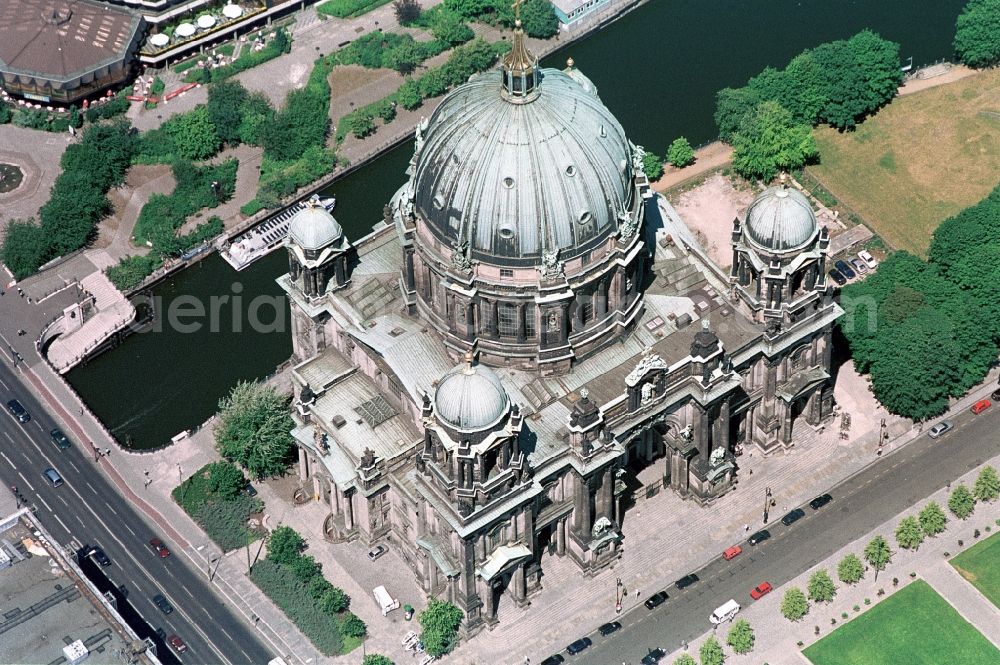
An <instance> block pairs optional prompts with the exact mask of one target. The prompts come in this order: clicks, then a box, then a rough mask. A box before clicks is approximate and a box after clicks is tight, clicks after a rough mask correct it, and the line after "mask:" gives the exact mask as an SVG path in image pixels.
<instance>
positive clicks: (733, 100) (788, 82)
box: [715, 30, 903, 180]
mask: <svg viewBox="0 0 1000 665" xmlns="http://www.w3.org/2000/svg"><path fill="white" fill-rule="evenodd" d="M902 76H903V74H902V71H901V68H900V64H899V45H898V44H896V43H895V42H892V41H889V40H886V39H883V38H882V37H880V36H879V35H878V34H876V33H874V32H872V31H871V30H864V31H862V32H859V33H858V34H856V35H854V36H853V37H851V38H850V39H847V40H837V41H833V42H827V43H825V44H820V45H819V46H817V47H816V48H814V49H811V50H806V51H803V52H802V53H800V54H799V55H797V56H795V57H794V58H793V59H792V60H791V62H789V63H788V66H787V67H785V68H784V69H781V70H779V69H775V68H773V67H768V68H766V69H765V70H764V71H763V72H761V73H760V74H758V75H757V76H755V77H753V78H752V79H750V81H749V82H748V83H747V84H746V85H745V86H743V87H742V88H724V89H722V90H720V91H719V92H718V93H717V95H716V108H715V122H716V124H717V125H718V127H719V138H721V139H722V140H723V141H725V142H727V143H730V144H731V145H732V146H733V168H734V169H735V170H736V172H737V173H740V174H741V175H743V176H745V177H747V178H762V179H764V180H770V179H772V178H773V177H774V176H775V175H777V173H778V171H780V170H792V169H796V168H799V167H801V166H802V165H804V164H806V163H807V162H809V161H810V160H812V159H815V158H816V156H817V149H816V143H815V141H814V140H813V137H812V127H813V126H814V125H817V124H820V123H827V124H829V125H831V126H833V127H836V128H838V129H841V130H844V129H851V128H853V127H854V126H855V125H856V124H857V122H859V121H860V120H861V119H863V118H864V117H865V116H867V115H869V114H871V113H873V112H874V111H876V110H878V109H879V108H880V107H882V106H883V105H884V104H886V103H887V102H888V101H889V100H890V99H892V98H893V96H894V95H895V94H896V90H897V89H898V87H899V84H900V82H901V81H902Z"/></svg>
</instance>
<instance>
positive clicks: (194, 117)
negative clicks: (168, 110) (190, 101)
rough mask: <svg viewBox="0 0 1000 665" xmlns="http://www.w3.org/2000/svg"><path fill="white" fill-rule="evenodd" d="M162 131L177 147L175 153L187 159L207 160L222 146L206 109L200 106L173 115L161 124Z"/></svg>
mask: <svg viewBox="0 0 1000 665" xmlns="http://www.w3.org/2000/svg"><path fill="white" fill-rule="evenodd" d="M163 129H164V130H165V131H166V132H167V135H168V136H169V137H170V138H171V139H172V140H173V142H174V145H175V146H177V152H178V153H179V154H180V155H181V157H185V158H187V159H194V160H198V159H208V158H209V157H211V156H212V155H214V154H215V153H217V152H218V151H219V147H220V146H221V145H222V141H221V140H220V139H219V134H218V133H217V132H216V131H215V125H214V124H212V120H211V118H210V117H209V115H208V109H207V108H206V107H205V106H202V105H199V106H196V107H195V108H194V109H192V110H190V111H188V112H187V113H181V114H180V115H175V116H174V117H173V118H171V119H170V120H168V121H166V122H165V123H163Z"/></svg>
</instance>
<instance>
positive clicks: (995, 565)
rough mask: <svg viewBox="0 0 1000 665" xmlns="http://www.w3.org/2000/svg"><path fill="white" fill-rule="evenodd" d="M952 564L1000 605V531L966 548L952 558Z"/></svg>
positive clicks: (992, 601)
mask: <svg viewBox="0 0 1000 665" xmlns="http://www.w3.org/2000/svg"><path fill="white" fill-rule="evenodd" d="M951 565H953V566H955V570H957V571H958V572H959V573H960V574H961V575H962V577H964V578H965V579H967V580H969V582H971V583H972V585H973V586H974V587H976V588H977V589H979V591H980V592H981V593H982V594H983V595H984V596H986V597H987V598H989V599H990V602H991V603H993V604H994V605H996V606H997V607H1000V533H997V534H994V535H992V536H990V537H989V538H987V539H986V540H984V541H982V542H981V543H976V545H975V546H974V547H970V548H969V549H967V550H965V551H964V552H962V553H961V554H959V555H958V556H957V557H955V558H954V559H952V560H951Z"/></svg>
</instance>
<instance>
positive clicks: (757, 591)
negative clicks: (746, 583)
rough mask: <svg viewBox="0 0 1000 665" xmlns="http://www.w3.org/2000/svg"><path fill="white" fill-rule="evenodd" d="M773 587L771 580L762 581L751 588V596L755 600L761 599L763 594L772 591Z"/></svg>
mask: <svg viewBox="0 0 1000 665" xmlns="http://www.w3.org/2000/svg"><path fill="white" fill-rule="evenodd" d="M773 589H774V587H772V586H771V583H770V582H761V583H760V584H758V585H757V586H755V587H754V588H753V589H751V590H750V597H751V598H753V599H754V600H760V599H761V598H762V597H763V596H766V595H767V594H769V593H771V591H772V590H773Z"/></svg>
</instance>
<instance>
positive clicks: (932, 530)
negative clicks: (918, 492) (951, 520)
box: [918, 501, 948, 536]
mask: <svg viewBox="0 0 1000 665" xmlns="http://www.w3.org/2000/svg"><path fill="white" fill-rule="evenodd" d="M918 519H919V520H920V528H921V529H923V531H924V533H925V534H927V535H928V536H936V535H937V534H939V533H941V532H942V531H944V525H945V524H946V523H947V522H948V518H947V517H945V514H944V511H943V510H941V506H939V505H938V504H937V501H931V502H930V503H928V504H927V505H926V506H924V509H923V510H921V511H920V515H919V517H918Z"/></svg>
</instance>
